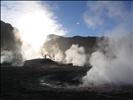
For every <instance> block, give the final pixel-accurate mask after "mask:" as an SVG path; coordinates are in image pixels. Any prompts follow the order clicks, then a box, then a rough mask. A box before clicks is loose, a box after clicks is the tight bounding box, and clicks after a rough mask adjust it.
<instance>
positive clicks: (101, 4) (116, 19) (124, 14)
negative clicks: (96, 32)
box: [83, 1, 132, 29]
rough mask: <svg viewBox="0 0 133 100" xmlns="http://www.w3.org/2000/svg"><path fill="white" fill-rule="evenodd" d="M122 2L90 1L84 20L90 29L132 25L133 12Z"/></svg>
mask: <svg viewBox="0 0 133 100" xmlns="http://www.w3.org/2000/svg"><path fill="white" fill-rule="evenodd" d="M125 3H126V2H122V1H115V2H113V1H88V2H87V10H86V11H85V12H84V14H83V19H84V21H85V23H86V24H87V26H88V28H93V29H96V28H103V27H107V26H110V25H111V24H112V23H113V25H114V27H115V26H116V25H118V24H121V23H130V21H129V20H131V18H132V14H131V13H132V12H131V11H130V10H129V8H127V7H126V5H125Z"/></svg>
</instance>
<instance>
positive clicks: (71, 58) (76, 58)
mask: <svg viewBox="0 0 133 100" xmlns="http://www.w3.org/2000/svg"><path fill="white" fill-rule="evenodd" d="M65 54H66V57H65V60H66V63H72V64H73V65H78V66H84V65H85V64H86V60H87V56H86V54H85V50H84V47H79V45H78V44H75V45H74V44H73V45H72V46H71V47H70V49H68V50H66V51H65Z"/></svg>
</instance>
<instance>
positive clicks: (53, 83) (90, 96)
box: [1, 60, 133, 100]
mask: <svg viewBox="0 0 133 100" xmlns="http://www.w3.org/2000/svg"><path fill="white" fill-rule="evenodd" d="M39 61H40V60H39ZM44 62H45V63H44V64H43V65H42V66H41V67H40V66H32V64H31V63H29V62H27V63H26V65H24V66H23V67H13V66H12V67H11V66H10V65H8V64H2V65H1V100H133V86H121V87H119V88H112V87H95V88H94V87H79V84H81V78H82V77H83V76H84V75H85V74H86V72H87V71H88V70H89V69H90V68H91V67H87V66H86V67H78V66H72V65H71V64H68V65H64V64H58V63H52V62H51V61H49V60H47V61H44ZM51 63H52V64H51ZM30 65H31V66H30Z"/></svg>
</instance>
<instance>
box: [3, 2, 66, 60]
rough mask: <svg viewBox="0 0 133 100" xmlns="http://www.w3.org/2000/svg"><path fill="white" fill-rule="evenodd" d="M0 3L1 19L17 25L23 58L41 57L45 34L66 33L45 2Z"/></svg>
mask: <svg viewBox="0 0 133 100" xmlns="http://www.w3.org/2000/svg"><path fill="white" fill-rule="evenodd" d="M1 3H2V4H1V15H2V16H1V17H2V18H1V19H2V20H4V21H6V22H9V23H11V24H12V25H13V26H15V27H17V28H18V30H19V32H20V38H21V40H22V49H21V50H22V52H23V55H24V56H23V58H24V60H27V59H34V58H40V57H42V56H41V53H40V49H41V46H42V44H43V43H44V42H45V41H46V37H47V35H49V34H57V35H65V33H66V31H65V29H64V28H63V26H62V25H61V24H60V23H58V21H57V17H56V16H55V15H54V13H53V12H52V10H51V9H50V7H49V5H48V4H47V3H46V2H41V1H11V2H10V1H2V2H1ZM9 8H10V9H9Z"/></svg>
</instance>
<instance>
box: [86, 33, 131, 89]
mask: <svg viewBox="0 0 133 100" xmlns="http://www.w3.org/2000/svg"><path fill="white" fill-rule="evenodd" d="M103 42H105V41H103ZM103 47H104V48H103ZM132 61H133V34H132V33H131V34H125V35H121V36H118V35H117V36H116V35H115V36H114V35H112V36H110V37H108V43H107V45H106V46H104V44H101V45H100V49H99V50H97V51H96V52H94V53H92V55H91V57H90V61H89V62H90V64H91V65H92V69H91V70H90V71H88V72H87V75H86V76H85V77H83V84H84V85H87V86H88V85H94V86H96V85H104V84H114V85H118V84H119V85H122V84H130V85H133V80H132V79H131V78H130V77H133V62H132Z"/></svg>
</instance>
